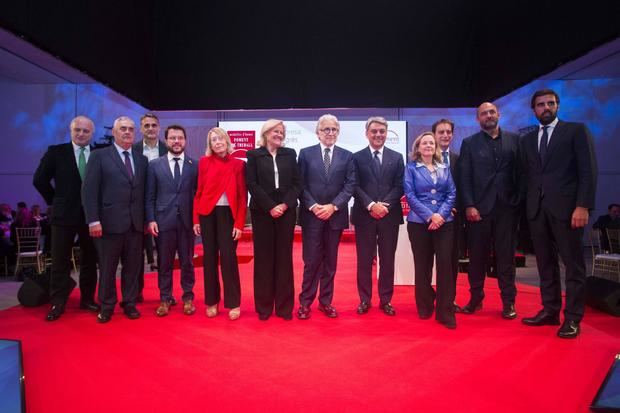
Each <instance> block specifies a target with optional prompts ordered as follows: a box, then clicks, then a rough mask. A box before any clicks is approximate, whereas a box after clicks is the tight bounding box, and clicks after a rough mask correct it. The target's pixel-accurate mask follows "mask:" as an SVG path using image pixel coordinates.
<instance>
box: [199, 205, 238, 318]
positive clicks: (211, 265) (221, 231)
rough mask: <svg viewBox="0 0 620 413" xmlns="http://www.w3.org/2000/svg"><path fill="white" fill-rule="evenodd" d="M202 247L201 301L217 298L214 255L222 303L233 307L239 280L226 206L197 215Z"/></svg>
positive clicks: (208, 302)
mask: <svg viewBox="0 0 620 413" xmlns="http://www.w3.org/2000/svg"><path fill="white" fill-rule="evenodd" d="M198 218H199V220H200V233H201V234H202V247H203V250H204V257H203V265H204V276H205V282H204V288H205V304H207V305H208V306H212V305H216V304H217V303H219V302H220V299H221V295H220V290H221V288H220V277H219V272H218V265H217V264H218V259H219V262H220V266H221V267H222V282H223V284H224V307H226V308H236V307H239V305H240V304H241V282H240V280H239V266H238V264H237V241H234V240H233V237H232V230H233V224H234V220H233V216H232V212H231V210H230V207H228V206H216V207H215V208H214V209H213V212H211V213H210V214H209V215H199V217H198Z"/></svg>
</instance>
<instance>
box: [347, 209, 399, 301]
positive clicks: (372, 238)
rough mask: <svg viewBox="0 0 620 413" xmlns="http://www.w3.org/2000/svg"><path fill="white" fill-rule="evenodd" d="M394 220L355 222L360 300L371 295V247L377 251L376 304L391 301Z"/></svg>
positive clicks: (396, 235) (394, 237)
mask: <svg viewBox="0 0 620 413" xmlns="http://www.w3.org/2000/svg"><path fill="white" fill-rule="evenodd" d="M398 227H399V225H398V224H393V223H390V222H383V221H382V220H374V221H372V222H370V223H369V224H366V225H356V226H355V247H356V251H357V292H358V293H359V296H360V301H363V302H367V303H370V301H371V299H372V262H373V259H374V255H375V251H378V254H379V265H380V270H379V282H378V290H379V304H387V303H389V302H390V301H392V295H393V294H394V259H395V256H396V245H397V244H398Z"/></svg>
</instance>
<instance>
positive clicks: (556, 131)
mask: <svg viewBox="0 0 620 413" xmlns="http://www.w3.org/2000/svg"><path fill="white" fill-rule="evenodd" d="M565 126H566V124H565V123H564V122H562V121H561V120H558V123H557V124H556V125H555V128H553V133H552V134H551V139H550V140H549V144H548V145H547V153H546V155H545V159H544V163H543V167H544V166H545V165H547V163H548V162H549V157H550V156H551V153H552V152H553V151H554V149H555V148H556V147H558V146H559V145H560V144H561V142H560V141H561V140H562V137H563V136H564V132H565Z"/></svg>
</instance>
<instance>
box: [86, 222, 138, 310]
mask: <svg viewBox="0 0 620 413" xmlns="http://www.w3.org/2000/svg"><path fill="white" fill-rule="evenodd" d="M143 238H144V234H143V233H142V232H141V231H135V230H134V229H130V230H129V231H127V232H125V233H123V234H104V235H103V236H102V237H100V238H95V247H96V248H97V255H98V256H99V302H100V303H101V309H102V310H107V311H113V310H114V306H115V305H116V302H117V301H118V298H117V295H116V269H117V267H118V263H119V261H120V263H121V266H122V269H121V294H122V298H123V303H124V305H125V306H135V305H136V298H137V297H138V276H139V275H140V268H141V267H140V263H141V262H142V240H143Z"/></svg>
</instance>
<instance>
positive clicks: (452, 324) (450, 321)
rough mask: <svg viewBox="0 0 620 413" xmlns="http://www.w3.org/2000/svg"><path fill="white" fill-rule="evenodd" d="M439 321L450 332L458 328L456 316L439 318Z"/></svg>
mask: <svg viewBox="0 0 620 413" xmlns="http://www.w3.org/2000/svg"><path fill="white" fill-rule="evenodd" d="M437 321H438V322H439V323H441V324H443V325H444V327H446V328H449V329H450V330H454V329H455V328H456V317H454V314H453V315H452V316H448V317H442V318H438V319H437Z"/></svg>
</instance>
